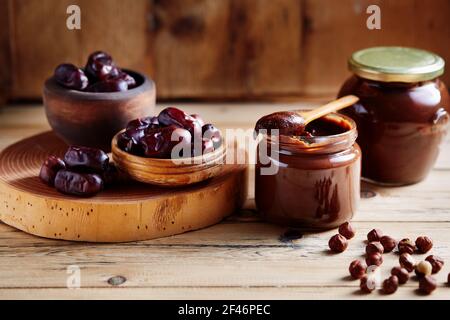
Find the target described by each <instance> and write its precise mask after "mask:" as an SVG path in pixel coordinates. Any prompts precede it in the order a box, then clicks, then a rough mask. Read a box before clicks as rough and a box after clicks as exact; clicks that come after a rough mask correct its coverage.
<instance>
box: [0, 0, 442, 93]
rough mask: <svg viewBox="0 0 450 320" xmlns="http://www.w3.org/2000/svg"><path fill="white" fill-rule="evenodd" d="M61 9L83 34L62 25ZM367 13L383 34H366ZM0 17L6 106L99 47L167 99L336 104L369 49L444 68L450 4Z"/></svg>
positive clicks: (134, 9) (325, 4)
mask: <svg viewBox="0 0 450 320" xmlns="http://www.w3.org/2000/svg"><path fill="white" fill-rule="evenodd" d="M69 4H78V5H79V6H80V7H81V11H82V13H81V14H82V19H81V26H82V29H81V30H80V31H75V30H67V28H66V27H65V21H66V17H67V14H66V8H67V6H68V5H69ZM370 4H377V5H379V6H380V8H381V21H382V29H381V30H368V29H367V28H366V19H367V17H368V15H367V14H366V8H367V6H369V5H370ZM0 12H1V18H2V19H0V27H1V28H0V45H1V48H0V63H1V65H2V66H5V67H6V68H2V70H1V71H0V86H1V89H2V90H1V91H0V92H3V96H5V95H6V94H7V96H8V97H9V98H12V99H39V97H40V94H41V88H42V83H43V81H44V79H45V78H46V77H48V76H49V75H50V74H51V73H52V71H53V69H54V67H55V66H56V65H57V64H58V63H59V62H62V61H72V62H74V63H77V64H81V65H82V64H84V61H85V59H86V56H87V55H88V53H89V52H91V51H93V50H97V49H103V50H106V51H109V52H110V53H111V54H112V55H113V56H114V57H115V58H116V60H117V61H118V63H119V65H121V66H123V67H128V68H132V69H138V70H141V71H143V72H145V73H147V74H149V75H150V76H152V77H153V78H154V79H155V80H156V82H157V86H158V96H159V98H165V99H185V98H193V99H245V98H249V99H254V98H268V97H280V96H303V97H304V96H307V97H310V96H313V97H317V96H318V97H330V96H334V95H335V94H336V92H337V90H338V88H339V86H340V84H341V83H342V81H343V80H344V79H345V78H346V77H347V76H348V72H347V70H346V60H347V57H348V56H349V55H350V54H351V53H352V52H353V51H354V50H357V49H360V48H364V47H368V46H375V45H405V46H416V47H420V48H425V49H429V50H432V51H434V52H437V53H439V54H440V55H442V56H443V57H444V58H445V59H446V60H447V61H450V42H449V39H450V24H449V23H448V21H450V1H448V0H430V1H422V0H339V1H335V0H220V1H217V0H153V1H151V0H132V1H123V0H96V1H89V0H70V1H69V0H40V1H35V0H0ZM444 80H445V81H446V82H447V84H450V72H448V73H447V74H446V75H445V77H444ZM5 92H6V94H5Z"/></svg>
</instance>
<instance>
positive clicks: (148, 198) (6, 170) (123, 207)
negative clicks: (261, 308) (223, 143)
mask: <svg viewBox="0 0 450 320" xmlns="http://www.w3.org/2000/svg"><path fill="white" fill-rule="evenodd" d="M66 149H67V145H65V144H64V142H62V141H61V140H60V139H59V138H57V137H56V135H55V134H53V133H52V132H45V133H42V134H39V135H36V136H33V137H30V138H27V139H24V140H22V141H20V142H18V143H16V144H13V145H11V146H9V147H8V148H6V149H5V150H4V151H3V152H2V153H1V154H0V201H1V203H0V220H2V221H3V222H5V223H7V224H9V225H11V226H13V227H16V228H18V229H20V230H23V231H25V232H28V233H31V234H34V235H38V236H41V237H46V238H54V239H64V240H75V241H91V242H122V241H135V240H145V239H153V238H158V237H164V236H170V235H174V234H179V233H183V232H186V231H190V230H195V229H199V228H203V227H207V226H210V225H212V224H215V223H218V222H219V221H221V220H222V219H223V218H224V217H226V216H228V215H230V214H231V213H233V212H234V211H235V210H236V209H237V208H238V207H240V206H241V205H242V203H243V201H244V200H245V197H246V192H247V186H246V181H247V180H246V174H247V171H246V166H244V165H226V170H224V171H225V172H224V174H222V175H221V176H218V177H215V178H213V179H210V180H208V181H204V182H201V183H199V184H196V185H192V186H188V187H182V188H162V187H157V186H151V185H145V184H140V183H137V182H124V183H122V184H120V185H118V186H114V187H112V188H110V189H107V190H105V191H103V192H101V193H100V194H98V195H96V196H95V197H92V198H77V197H71V196H67V195H63V194H60V193H58V192H57V191H56V190H55V189H54V188H51V187H49V186H47V185H45V184H44V183H42V182H41V181H40V180H39V178H38V173H39V170H40V167H41V164H42V163H43V161H44V160H45V159H46V158H47V156H48V155H50V154H54V155H58V156H62V155H63V154H64V151H65V150H66Z"/></svg>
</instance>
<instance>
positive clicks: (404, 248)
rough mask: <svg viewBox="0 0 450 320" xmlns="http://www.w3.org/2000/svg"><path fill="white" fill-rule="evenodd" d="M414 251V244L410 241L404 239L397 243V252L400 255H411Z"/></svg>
mask: <svg viewBox="0 0 450 320" xmlns="http://www.w3.org/2000/svg"><path fill="white" fill-rule="evenodd" d="M415 250H416V245H415V244H414V242H412V241H411V239H408V238H405V239H402V240H400V241H399V243H398V252H399V253H400V254H402V253H409V254H413V253H414V251H415Z"/></svg>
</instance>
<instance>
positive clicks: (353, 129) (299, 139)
mask: <svg viewBox="0 0 450 320" xmlns="http://www.w3.org/2000/svg"><path fill="white" fill-rule="evenodd" d="M297 111H298V110H297ZM324 117H325V118H330V117H331V118H335V119H337V120H339V121H342V122H345V123H346V124H347V125H348V126H349V129H348V130H346V131H344V132H342V133H339V134H334V135H329V136H313V137H306V136H292V137H289V136H283V135H280V136H278V139H277V140H276V141H274V140H273V139H271V136H270V135H263V138H265V139H267V142H268V143H269V144H272V145H273V144H275V143H278V144H279V146H280V149H283V150H288V151H290V152H305V153H334V152H339V151H343V150H345V149H347V148H349V147H351V146H352V145H353V144H354V143H355V141H356V138H357V137H358V130H357V126H356V123H355V121H354V120H353V119H351V118H350V117H348V116H346V115H343V114H340V113H330V114H328V115H326V116H324Z"/></svg>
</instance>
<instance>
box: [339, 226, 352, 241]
mask: <svg viewBox="0 0 450 320" xmlns="http://www.w3.org/2000/svg"><path fill="white" fill-rule="evenodd" d="M339 233H340V234H341V235H343V236H344V237H345V238H347V239H348V240H350V239H351V238H353V237H354V236H355V230H353V227H352V225H351V224H350V223H349V222H344V223H343V224H341V225H340V226H339Z"/></svg>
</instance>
